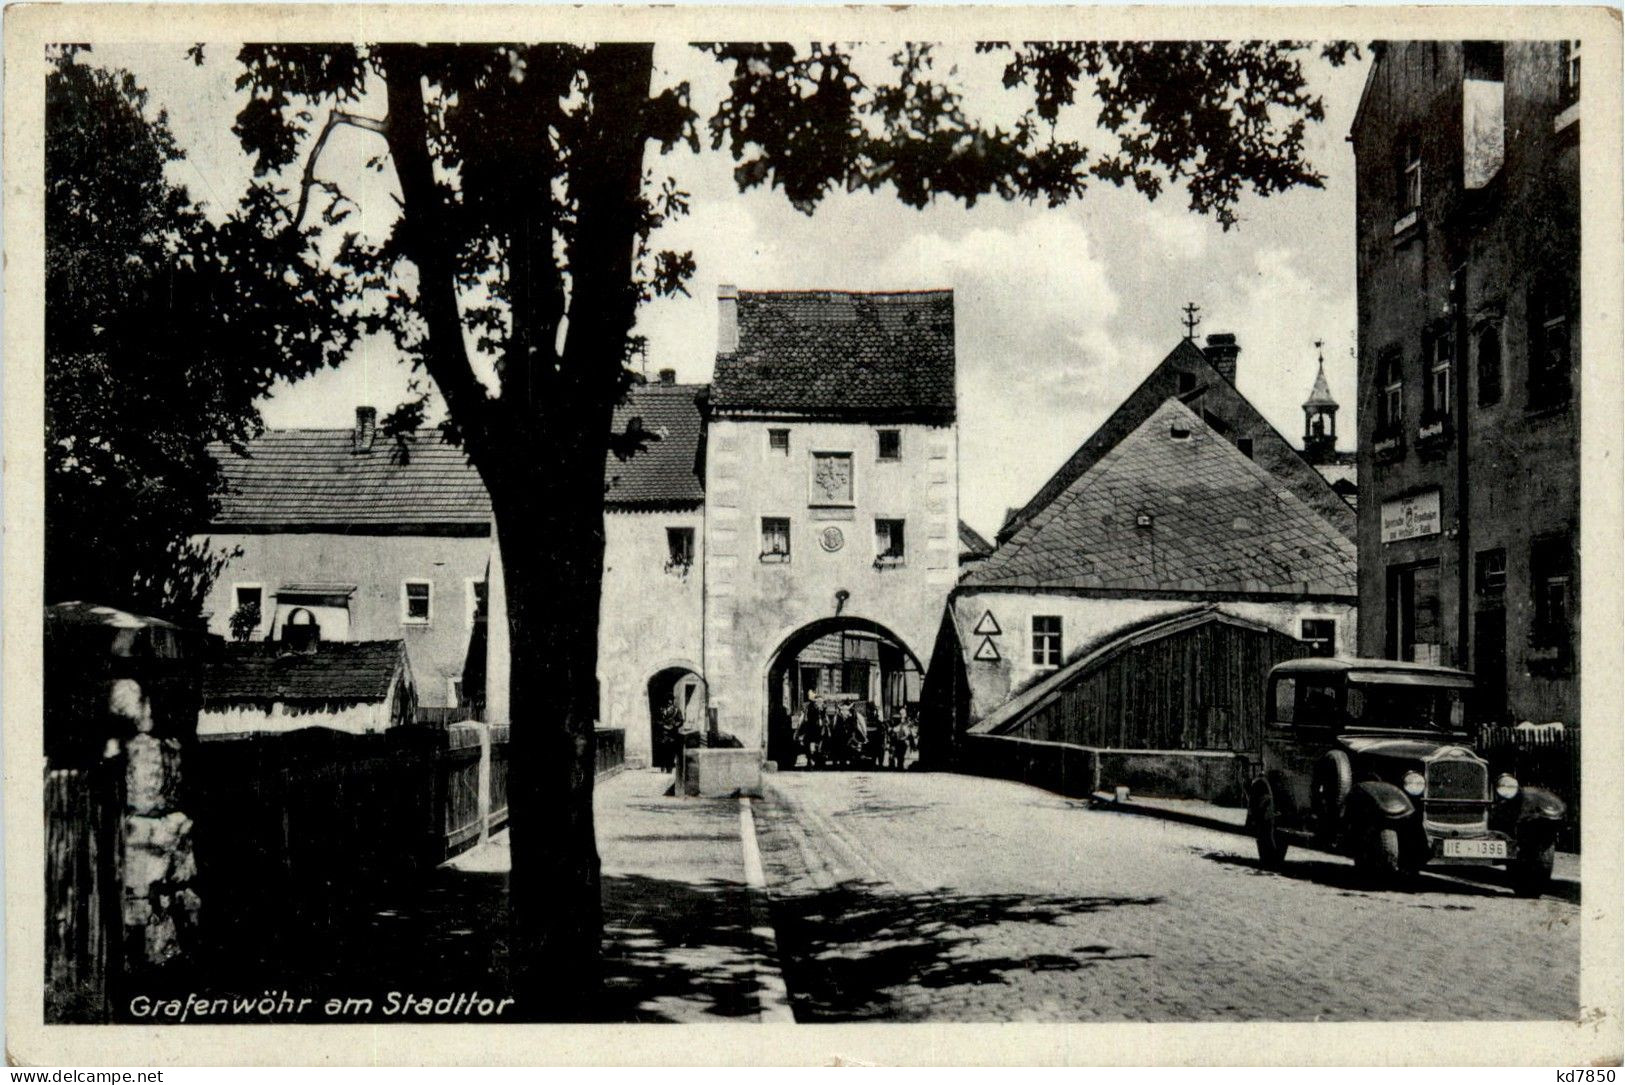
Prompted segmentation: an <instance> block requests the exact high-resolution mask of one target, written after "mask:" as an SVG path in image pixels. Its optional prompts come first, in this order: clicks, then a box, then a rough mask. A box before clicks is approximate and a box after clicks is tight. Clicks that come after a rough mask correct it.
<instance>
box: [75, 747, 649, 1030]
mask: <svg viewBox="0 0 1625 1085" xmlns="http://www.w3.org/2000/svg"><path fill="white" fill-rule="evenodd" d="M596 737H597V755H596V756H597V767H598V775H599V776H600V777H603V776H605V775H607V774H609V773H612V772H614V771H617V770H618V769H619V768H620V767H621V766H622V764H623V762H624V752H625V736H624V732H622V731H620V730H600V731H599V732H598V733H597V736H596ZM509 739H510V729H509V727H508V726H507V725H487V724H476V723H453V724H450V725H448V726H445V727H397V728H393V729H391V730H389V731H386V732H383V733H381V734H363V735H357V734H350V733H347V732H342V731H334V730H331V729H327V728H318V727H312V728H305V729H302V730H297V731H290V732H286V733H282V734H266V735H246V736H245V735H238V736H231V737H229V738H228V737H222V738H220V739H217V740H200V741H196V742H193V743H189V744H188V745H187V746H186V748H185V750H184V755H183V758H182V772H183V774H184V776H183V779H184V791H183V803H184V806H183V809H184V811H185V813H186V815H187V816H188V817H189V818H190V819H191V821H192V824H193V830H192V843H193V847H194V850H195V855H196V860H197V878H196V882H195V884H196V886H197V890H198V893H199V895H200V897H201V899H202V901H203V906H202V913H201V914H202V917H203V918H202V928H201V938H202V944H200V945H198V946H195V947H193V948H194V949H195V951H196V958H197V963H198V964H201V965H203V966H204V967H205V968H208V969H212V970H214V971H216V972H218V973H219V977H218V978H220V979H221V980H222V982H227V981H229V980H230V977H231V969H232V967H233V964H234V962H244V961H250V960H261V961H263V960H272V959H275V958H276V957H277V956H278V955H279V954H299V953H308V952H310V944H311V940H310V938H309V937H308V936H309V935H310V934H311V933H312V932H313V931H331V930H335V929H337V928H338V927H339V925H340V924H341V923H345V922H353V921H354V920H355V919H356V917H357V914H358V912H357V909H358V908H362V907H366V906H368V902H376V901H378V900H381V899H385V898H386V896H387V893H388V888H387V887H388V886H389V885H390V884H391V883H399V882H403V881H407V882H408V887H407V888H404V889H403V891H405V892H410V891H411V890H410V888H409V880H410V879H414V877H415V876H417V875H421V874H423V873H425V872H426V871H428V870H429V869H431V868H433V867H434V866H436V865H438V864H440V863H443V862H445V861H446V860H447V859H449V858H451V857H453V856H455V855H457V854H458V853H460V852H462V851H464V850H467V849H468V848H471V847H474V846H475V845H476V844H478V843H479V841H480V840H481V839H482V838H483V837H484V836H485V835H488V834H489V833H491V832H493V831H495V830H497V829H500V828H501V827H502V826H503V825H504V824H505V823H506V822H507V820H508V769H509V747H510V741H509ZM121 781H122V775H121V774H119V773H111V772H108V771H106V770H105V768H101V767H98V768H89V769H65V768H64V769H49V770H47V772H46V779H45V824H46V841H45V843H46V856H45V864H46V870H45V875H46V915H45V919H46V930H45V950H46V962H47V963H46V980H47V982H46V1012H47V1016H46V1019H47V1020H48V1021H54V1022H75V1021H77V1022H88V1021H96V1020H105V1019H106V1014H107V1013H108V1009H109V1004H110V998H109V996H110V993H111V992H113V991H116V990H117V989H118V986H119V982H120V970H121V967H122V966H121V964H120V960H119V958H118V956H117V954H118V953H119V951H120V946H119V944H118V941H117V940H118V937H119V934H118V932H119V931H120V930H121V929H122V920H121V908H122V902H121V893H122V888H121V874H120V870H119V865H118V857H119V856H120V855H121V854H122V846H121V840H122V836H121V826H122V819H121V817H120V816H119V812H120V811H121V810H122V808H123V799H122V794H121V792H120V790H119V788H120V784H121ZM371 906H373V907H376V906H377V905H376V903H374V904H372V905H371Z"/></svg>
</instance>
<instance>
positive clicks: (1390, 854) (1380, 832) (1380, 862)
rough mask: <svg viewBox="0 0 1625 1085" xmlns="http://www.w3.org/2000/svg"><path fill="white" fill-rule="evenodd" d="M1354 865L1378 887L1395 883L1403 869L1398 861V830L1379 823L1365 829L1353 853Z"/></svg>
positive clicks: (1397, 881) (1385, 886) (1399, 878)
mask: <svg viewBox="0 0 1625 1085" xmlns="http://www.w3.org/2000/svg"><path fill="white" fill-rule="evenodd" d="M1354 865H1355V866H1356V867H1357V868H1359V870H1360V872H1361V873H1362V874H1364V875H1365V876H1366V878H1367V880H1369V881H1370V882H1372V883H1373V884H1374V885H1376V886H1378V887H1379V888H1388V887H1392V886H1394V885H1397V884H1398V883H1399V882H1400V880H1401V876H1402V875H1403V874H1404V871H1405V867H1404V865H1403V864H1402V863H1401V862H1400V861H1399V830H1397V829H1390V828H1384V827H1383V826H1381V825H1373V826H1372V827H1371V828H1369V829H1367V830H1366V832H1365V834H1364V836H1363V838H1362V839H1361V841H1360V843H1359V850H1358V851H1357V852H1356V853H1355V856H1354Z"/></svg>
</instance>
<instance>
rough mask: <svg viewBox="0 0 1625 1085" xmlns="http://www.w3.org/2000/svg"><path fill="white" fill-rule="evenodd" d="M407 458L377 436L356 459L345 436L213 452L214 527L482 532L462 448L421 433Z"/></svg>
mask: <svg viewBox="0 0 1625 1085" xmlns="http://www.w3.org/2000/svg"><path fill="white" fill-rule="evenodd" d="M405 448H406V455H405V456H404V458H403V457H402V456H400V455H397V450H396V443H395V441H394V440H393V439H391V438H387V437H383V436H380V437H379V438H378V439H377V440H376V442H375V443H374V444H373V446H372V448H371V449H369V450H367V451H364V452H358V451H356V450H355V448H354V435H353V432H352V431H351V430H348V429H285V430H266V431H265V432H264V433H263V434H261V435H260V436H258V437H256V438H254V439H253V440H252V441H249V442H248V444H247V445H246V446H245V448H244V450H243V451H242V452H234V451H232V450H231V449H230V448H229V447H227V446H226V445H223V444H219V443H216V444H214V445H211V446H210V452H211V453H212V454H213V455H214V457H215V460H216V462H218V463H219V464H220V471H221V474H222V475H223V476H224V478H225V483H226V491H225V493H224V494H223V495H222V497H221V499H220V512H219V515H217V516H216V517H215V518H214V521H213V523H212V525H211V526H212V527H213V528H215V529H216V530H220V529H225V530H237V531H317V530H324V529H326V530H339V531H343V530H351V531H353V530H361V531H368V530H373V531H390V532H406V531H425V532H430V531H434V532H442V533H444V532H452V533H456V534H474V535H480V534H486V533H488V532H489V531H490V523H491V502H490V499H489V498H488V497H487V496H486V493H485V484H484V483H483V482H481V481H480V476H479V473H478V472H477V471H475V470H474V467H473V465H471V464H470V463H469V462H468V457H467V455H466V454H464V452H463V450H462V449H461V448H458V447H456V446H454V445H452V444H450V443H449V442H447V441H446V439H445V437H444V436H442V435H441V433H440V431H439V430H437V429H420V430H417V431H416V432H414V433H413V434H412V436H411V439H410V440H409V441H408V442H406V445H405Z"/></svg>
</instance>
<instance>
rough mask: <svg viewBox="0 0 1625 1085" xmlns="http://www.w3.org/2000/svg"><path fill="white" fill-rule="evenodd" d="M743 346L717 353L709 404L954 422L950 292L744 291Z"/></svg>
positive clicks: (723, 408) (721, 408)
mask: <svg viewBox="0 0 1625 1085" xmlns="http://www.w3.org/2000/svg"><path fill="white" fill-rule="evenodd" d="M737 313H738V317H737V319H738V328H739V342H738V348H737V349H736V350H733V351H731V352H728V353H719V354H718V355H717V363H716V372H715V376H714V378H713V381H712V385H711V408H712V409H713V410H714V411H716V412H718V413H722V414H727V413H745V414H750V413H757V412H762V413H783V414H789V415H795V416H806V417H824V418H856V419H863V420H868V421H899V422H901V421H922V422H932V423H939V424H946V423H949V422H952V421H953V420H954V416H955V399H954V301H953V292H952V291H950V290H927V291H919V292H913V293H873V294H870V293H859V292H854V291H846V290H794V291H775V292H766V291H746V290H741V291H739V297H738V302H737Z"/></svg>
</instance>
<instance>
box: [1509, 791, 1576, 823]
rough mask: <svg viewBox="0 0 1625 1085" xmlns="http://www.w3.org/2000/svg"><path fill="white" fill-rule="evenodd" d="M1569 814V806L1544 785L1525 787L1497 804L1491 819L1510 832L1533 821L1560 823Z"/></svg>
mask: <svg viewBox="0 0 1625 1085" xmlns="http://www.w3.org/2000/svg"><path fill="white" fill-rule="evenodd" d="M1567 814H1568V807H1567V806H1566V805H1564V802H1563V800H1562V799H1560V798H1558V797H1557V796H1556V795H1554V794H1552V793H1551V792H1550V791H1547V790H1546V789H1545V788H1543V787H1524V788H1520V789H1519V790H1518V793H1517V795H1515V796H1513V797H1512V798H1510V799H1507V800H1504V801H1502V802H1500V803H1498V804H1497V805H1496V809H1495V814H1494V816H1493V817H1492V818H1491V821H1492V823H1493V824H1494V825H1495V827H1496V828H1498V829H1500V830H1501V831H1503V832H1510V831H1512V830H1513V829H1514V828H1516V827H1517V826H1523V825H1528V824H1529V823H1531V822H1535V823H1541V824H1555V823H1559V822H1561V821H1562V820H1563V819H1564V817H1565V816H1566V815H1567Z"/></svg>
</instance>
